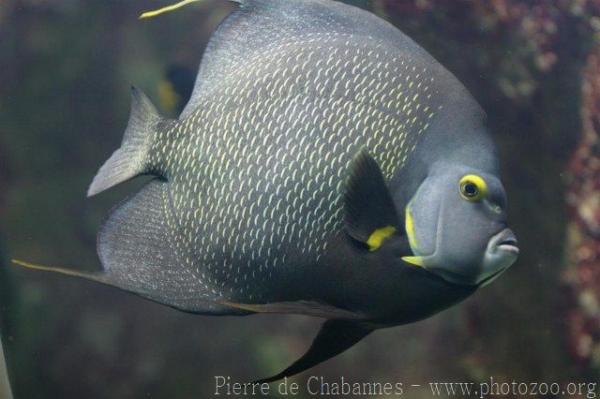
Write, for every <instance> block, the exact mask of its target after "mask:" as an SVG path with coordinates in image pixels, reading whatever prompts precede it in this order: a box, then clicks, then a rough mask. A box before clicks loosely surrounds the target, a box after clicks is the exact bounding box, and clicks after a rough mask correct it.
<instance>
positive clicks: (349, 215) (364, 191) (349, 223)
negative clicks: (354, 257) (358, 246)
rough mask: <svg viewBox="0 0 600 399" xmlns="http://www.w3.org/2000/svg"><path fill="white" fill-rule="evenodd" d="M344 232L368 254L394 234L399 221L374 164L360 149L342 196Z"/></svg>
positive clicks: (389, 194)
mask: <svg viewBox="0 0 600 399" xmlns="http://www.w3.org/2000/svg"><path fill="white" fill-rule="evenodd" d="M345 213H346V231H347V232H348V234H349V235H350V236H351V237H352V238H353V239H355V240H357V241H359V242H361V243H363V244H364V245H366V246H367V247H368V249H369V250H370V251H375V250H377V249H378V248H379V247H380V246H381V245H382V244H383V242H384V241H385V239H386V238H388V237H390V236H391V235H393V234H394V233H395V232H396V231H397V227H396V226H398V223H399V218H398V213H397V212H396V207H395V205H394V201H393V200H392V195H391V193H390V191H389V190H388V187H387V185H386V183H385V178H384V177H383V174H382V173H381V170H380V169H379V165H377V162H376V161H375V160H374V159H373V158H372V157H371V155H369V153H368V152H367V151H366V150H365V149H363V150H361V151H360V153H359V154H358V155H357V156H356V158H354V161H353V162H352V164H351V170H350V177H349V179H348V183H347V186H346V195H345Z"/></svg>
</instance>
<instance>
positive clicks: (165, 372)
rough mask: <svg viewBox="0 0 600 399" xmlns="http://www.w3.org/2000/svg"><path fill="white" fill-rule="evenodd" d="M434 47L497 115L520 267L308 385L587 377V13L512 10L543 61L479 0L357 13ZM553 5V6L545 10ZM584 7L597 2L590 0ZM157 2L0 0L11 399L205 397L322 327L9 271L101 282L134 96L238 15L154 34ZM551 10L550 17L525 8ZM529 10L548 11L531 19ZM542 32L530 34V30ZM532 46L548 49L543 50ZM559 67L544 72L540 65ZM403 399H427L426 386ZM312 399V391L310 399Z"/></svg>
mask: <svg viewBox="0 0 600 399" xmlns="http://www.w3.org/2000/svg"><path fill="white" fill-rule="evenodd" d="M353 3H354V4H357V5H360V6H362V7H365V8H368V9H371V10H375V11H376V12H377V13H379V15H382V16H383V17H385V18H386V19H388V20H390V21H391V22H392V23H394V24H395V25H396V26H398V27H399V28H401V29H402V30H403V31H405V32H406V33H407V34H409V35H410V36H411V37H413V38H414V39H415V40H416V41H417V42H418V43H420V44H421V45H422V46H423V47H425V48H426V49H427V50H428V51H429V52H431V53H432V54H433V55H434V56H435V57H436V58H437V59H438V60H439V61H440V62H441V63H442V64H443V65H445V66H446V67H447V68H448V69H450V70H451V71H452V72H453V73H455V74H456V75H457V76H458V77H459V79H460V80H461V81H462V82H463V83H464V84H465V85H466V86H467V87H468V88H469V90H470V91H471V92H472V93H473V94H474V96H475V97H476V98H477V99H478V101H479V102H480V103H481V104H482V106H483V107H484V108H485V109H486V111H487V112H488V115H489V120H490V125H491V128H492V130H493V133H494V136H495V139H496V141H497V143H498V145H499V148H500V152H501V157H502V162H503V181H504V183H505V186H506V188H507V191H508V194H509V203H510V205H509V206H510V213H511V225H512V226H513V227H514V230H515V231H516V233H517V235H518V238H519V241H520V246H521V248H522V255H521V256H520V259H519V260H518V262H517V263H516V264H515V265H514V266H513V267H512V268H511V269H510V270H509V272H507V273H506V274H505V275H504V276H502V277H501V278H500V279H498V280H497V282H495V283H494V284H493V285H491V286H490V287H487V288H485V289H483V290H481V291H480V292H478V293H476V295H475V296H474V297H472V298H471V299H469V300H467V301H466V302H465V303H463V304H461V305H459V306H457V307H455V308H453V309H450V310H448V311H446V312H444V313H442V314H440V315H438V316H435V317H433V318H431V319H429V320H426V321H423V322H420V323H418V324H415V325H410V326H404V327H399V328H394V329H388V330H384V331H379V332H377V333H375V334H373V335H371V336H370V337H369V338H367V339H366V340H365V341H364V342H362V343H361V344H359V345H357V346H356V347H355V348H353V349H352V350H350V351H348V352H347V353H345V354H343V355H341V356H339V357H337V358H335V359H334V360H331V361H329V362H327V363H326V364H324V365H322V366H320V367H318V368H315V369H313V370H311V371H309V372H308V373H306V374H304V375H301V376H299V377H297V381H299V382H300V383H301V385H302V384H303V383H304V382H305V381H306V378H307V377H308V376H310V375H324V376H326V377H327V379H329V380H335V379H336V378H337V377H338V376H340V375H344V376H345V377H346V378H347V379H350V380H351V381H391V382H404V383H405V384H427V383H428V382H429V381H436V380H454V381H474V382H479V381H487V380H488V379H489V377H490V376H493V377H494V379H495V380H500V381H512V380H513V379H514V380H517V381H547V382H554V381H556V382H568V381H594V380H598V374H597V369H594V367H593V365H591V364H588V363H584V364H581V363H576V362H575V361H574V360H573V358H572V356H571V354H570V353H569V351H568V350H567V343H566V342H567V340H566V334H567V333H566V331H567V327H568V326H567V325H566V321H565V317H564V315H565V311H566V309H567V308H568V306H569V303H570V300H569V299H570V297H569V291H568V290H567V288H566V287H565V286H564V284H563V283H562V277H561V276H562V272H563V270H564V267H565V260H564V259H565V254H564V248H565V245H564V243H565V234H566V221H567V214H566V211H565V209H566V208H565V204H564V198H565V192H564V185H565V179H564V174H563V172H564V171H565V169H566V162H567V161H568V159H569V157H570V155H571V153H572V151H573V149H574V146H575V144H576V143H577V140H578V137H579V131H580V130H581V129H580V120H579V118H580V116H579V107H580V100H579V98H580V91H581V67H582V65H583V63H584V61H585V56H586V54H587V52H588V51H589V50H590V48H591V47H592V46H594V43H595V42H594V39H593V37H594V36H593V32H592V29H591V28H590V26H589V25H590V24H589V21H590V18H592V16H590V15H588V14H586V12H587V11H586V10H587V9H584V11H583V13H579V14H577V13H573V12H571V9H570V8H569V7H570V4H571V3H575V1H573V2H570V1H565V2H561V1H557V2H550V1H546V2H544V1H539V2H530V1H526V0H523V1H517V0H513V1H503V2H500V3H505V4H506V7H508V9H509V11H510V10H511V9H513V8H514V9H515V10H521V11H522V10H523V8H524V10H525V11H522V12H524V13H526V14H527V13H531V14H532V15H533V17H532V18H533V21H534V22H535V21H538V22H539V20H540V18H541V19H542V20H543V19H544V18H547V19H548V20H551V21H554V23H555V24H556V27H557V29H558V32H557V33H556V34H554V35H551V39H552V40H551V42H550V43H549V44H548V43H542V44H543V45H542V46H541V47H540V46H538V44H539V43H538V40H539V38H538V37H536V36H535V33H529V31H528V30H527V29H525V28H526V27H525V28H523V26H522V23H523V22H522V21H521V20H518V21H517V22H514V21H511V20H510V19H503V17H502V15H500V14H501V12H500V11H498V9H497V8H494V7H491V6H490V3H491V2H487V1H479V2H478V1H466V0H461V1H442V0H438V1H423V0H397V1H394V0H389V1H388V0H381V1H370V2H367V1H354V2H353ZM553 3H555V4H556V5H553ZM584 3H585V2H584ZM162 4H165V2H156V1H147V0H145V1H142V0H135V1H117V0H109V1H100V0H97V1H82V0H66V1H59V0H47V1H42V0H40V1H34V0H22V1H16V0H1V2H0V242H1V244H0V254H1V256H2V258H3V261H4V265H3V267H1V268H0V301H1V302H0V304H1V310H2V313H1V315H2V324H1V328H2V334H3V336H4V339H5V342H6V346H7V348H6V350H7V356H8V363H9V368H10V371H11V379H12V381H13V385H14V390H15V394H16V396H17V398H30V399H37V398H88V399H94V398H143V397H149V398H202V397H207V396H209V395H211V394H212V392H213V387H214V384H213V381H214V376H215V375H226V376H227V375H229V376H232V378H233V379H234V380H237V381H246V380H249V379H252V378H255V377H262V376H266V375H269V374H271V373H273V372H275V371H279V369H280V368H281V367H282V366H287V364H288V363H289V362H291V361H292V360H294V359H295V358H296V357H297V356H298V355H299V354H300V353H301V352H302V351H303V350H304V349H305V348H306V347H307V345H308V344H309V342H310V340H311V339H312V335H313V334H314V332H315V329H316V327H317V326H318V324H319V321H318V320H313V319H309V318H304V317H293V316H253V317H248V318H230V317H222V318H210V317H203V316H193V315H188V314H183V313H179V312H176V311H174V310H172V309H169V308H166V307H163V306H160V305H157V304H154V303H150V302H147V301H144V300H142V299H139V298H137V297H134V296H132V295H128V294H126V293H123V292H120V291H117V290H115V289H111V288H107V287H103V286H99V285H96V284H93V283H89V282H84V281H80V280H75V279H71V278H66V277H61V276H54V275H49V274H43V273H35V272H31V271H25V270H17V269H14V268H12V267H9V266H8V259H9V258H11V257H15V258H22V259H26V260H30V261H34V262H41V263H46V264H51V265H62V266H70V267H76V268H84V269H95V268H98V267H99V263H98V261H97V258H96V255H95V234H96V229H97V226H98V225H99V223H100V222H101V220H102V218H103V217H104V215H105V214H106V213H107V211H108V210H109V209H110V207H111V206H112V205H114V204H115V203H116V202H117V201H118V200H119V199H121V198H123V197H124V196H125V195H126V194H127V193H129V192H131V191H133V190H135V188H136V187H138V186H139V184H140V182H133V183H129V184H126V185H124V186H123V187H119V188H117V189H115V190H111V191H110V192H108V193H105V194H102V195H100V196H98V197H97V198H96V197H95V198H92V199H86V198H85V192H86V189H87V186H88V184H89V182H90V181H91V178H92V177H93V175H94V174H95V172H96V170H97V168H98V167H99V166H100V165H101V164H102V163H103V162H104V160H106V159H107V158H108V156H109V155H110V154H111V153H112V151H113V150H114V149H116V148H117V146H118V145H119V143H120V140H121V136H122V133H123V130H124V128H125V124H126V120H127V115H128V112H129V86H130V85H131V84H134V85H136V86H138V87H140V88H142V89H143V90H144V91H145V92H147V93H148V94H149V95H150V96H151V97H152V98H153V99H155V100H156V102H158V99H157V84H158V82H159V80H160V79H161V77H162V75H163V73H164V71H165V69H166V67H167V66H168V65H169V64H171V63H173V62H177V63H181V64H184V65H189V66H191V67H194V68H195V66H196V65H197V64H198V62H199V60H200V57H201V54H202V50H203V48H204V46H205V44H206V41H207V39H208V36H209V34H210V32H211V31H212V30H213V29H214V28H215V26H216V25H217V24H218V22H219V21H220V20H221V19H222V18H223V17H224V16H225V15H226V13H227V12H228V11H229V10H232V9H233V7H234V6H233V5H231V4H229V3H227V2H225V1H218V0H211V1H206V2H205V3H203V4H196V5H192V6H189V7H187V8H185V9H183V10H179V11H177V12H174V13H171V14H168V15H164V16H162V17H160V18H156V19H154V20H149V21H139V20H138V19H137V15H138V14H139V13H140V12H141V11H144V10H147V9H149V8H150V9H152V8H156V7H158V6H160V5H162ZM534 6H539V7H542V9H543V10H542V11H544V10H545V11H544V12H547V13H548V16H545V14H544V13H542V16H541V17H540V16H539V15H538V14H536V12H535V10H532V7H534ZM536 15H538V16H537V17H536ZM536 18H538V19H536ZM536 46H537V47H536ZM547 52H551V53H552V54H553V55H554V56H555V59H556V62H555V63H554V64H553V65H552V66H551V67H550V68H548V67H547V66H544V65H542V64H543V63H542V62H541V61H540V57H541V56H543V55H544V54H546V53H547ZM407 395H408V396H407V397H410V398H412V397H415V398H420V397H423V398H427V397H431V395H430V394H429V393H428V391H427V390H426V389H425V388H423V389H418V388H415V389H413V390H411V391H410V392H409V393H408V394H407ZM300 397H306V396H300Z"/></svg>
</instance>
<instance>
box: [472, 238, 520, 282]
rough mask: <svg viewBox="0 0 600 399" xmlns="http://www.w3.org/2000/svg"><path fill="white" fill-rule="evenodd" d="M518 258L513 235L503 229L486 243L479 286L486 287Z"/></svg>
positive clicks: (516, 245) (516, 244)
mask: <svg viewBox="0 0 600 399" xmlns="http://www.w3.org/2000/svg"><path fill="white" fill-rule="evenodd" d="M518 256H519V247H518V242H517V237H516V236H515V233H513V231H512V230H511V229H509V228H504V229H503V230H501V231H500V232H499V233H497V234H495V235H493V236H492V238H490V240H489V241H488V245H487V249H486V251H485V255H484V257H483V268H482V273H481V275H480V278H479V284H482V285H487V284H489V283H491V282H492V281H493V280H495V279H496V278H497V277H498V276H499V275H500V274H502V273H503V272H504V271H505V270H506V269H508V268H509V267H510V266H512V264H513V263H515V261H516V260H517V257H518Z"/></svg>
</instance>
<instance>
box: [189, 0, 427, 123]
mask: <svg viewBox="0 0 600 399" xmlns="http://www.w3.org/2000/svg"><path fill="white" fill-rule="evenodd" d="M319 33H320V34H324V35H328V36H331V35H336V34H347V35H353V36H355V37H360V36H362V37H368V38H369V41H370V42H380V43H382V42H385V43H388V44H390V45H393V46H401V47H402V48H403V49H404V50H409V51H411V52H414V53H419V55H420V56H421V57H427V58H428V59H431V60H432V61H433V59H432V58H431V57H430V56H429V55H428V54H427V53H425V52H424V51H423V49H421V48H420V47H419V46H418V45H417V44H416V43H414V42H413V41H412V40H411V39H410V38H408V37H407V36H406V35H404V34H403V33H401V32H400V31H399V30H397V29H396V28H395V27H394V26H392V25H391V24H389V23H388V22H386V21H384V20H382V19H381V18H378V17H377V16H375V15H374V14H372V13H369V12H366V11H364V10H361V9H360V8H357V7H354V6H350V5H347V4H344V3H341V2H338V1H331V0H293V1H291V0H244V1H241V6H240V7H239V9H238V10H236V11H234V12H233V13H231V14H230V15H229V16H228V17H227V18H226V19H225V20H224V21H223V22H222V23H221V25H220V26H219V28H218V29H217V30H216V31H215V33H214V34H213V35H212V37H211V39H210V41H209V43H208V45H207V47H206V50H205V52H204V56H203V58H202V63H201V65H200V70H199V72H198V76H197V78H196V83H195V87H194V91H193V93H192V97H191V99H190V101H189V103H188V104H187V105H186V107H185V109H184V110H183V112H182V114H181V116H180V118H181V119H183V118H185V117H187V116H189V115H190V114H191V113H192V112H193V111H194V110H195V109H196V107H197V105H198V103H199V102H200V100H201V98H202V96H203V95H208V93H209V92H210V91H211V90H212V89H213V88H214V87H216V86H218V85H219V84H220V82H222V80H223V77H224V76H230V75H231V74H232V71H235V70H238V69H241V70H243V69H244V67H245V65H247V62H248V59H249V58H251V57H252V56H254V55H258V54H261V52H263V51H266V49H268V48H272V47H275V46H278V45H280V44H282V43H288V42H292V41H302V40H308V39H307V37H308V36H310V35H312V34H319Z"/></svg>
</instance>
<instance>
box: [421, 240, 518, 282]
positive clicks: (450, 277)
mask: <svg viewBox="0 0 600 399" xmlns="http://www.w3.org/2000/svg"><path fill="white" fill-rule="evenodd" d="M518 255H519V247H518V242H517V238H516V236H515V234H514V233H513V232H512V230H511V229H509V228H504V229H503V230H501V231H500V232H499V233H496V234H494V235H493V236H492V237H491V238H490V239H489V240H488V243H487V247H486V250H485V253H484V255H483V259H482V262H481V264H480V266H479V267H478V269H479V272H478V273H476V274H471V273H469V275H467V274H463V273H460V272H457V271H453V270H451V269H449V268H447V267H439V266H438V267H436V266H428V265H432V264H435V259H436V256H435V254H434V255H430V256H424V257H422V259H423V261H424V264H425V266H424V268H425V269H426V270H428V271H430V272H432V273H434V274H437V275H439V276H440V277H442V278H443V279H444V280H446V281H448V282H450V283H454V284H459V285H476V286H485V285H488V284H490V283H491V282H492V281H494V280H495V279H496V278H497V277H498V276H500V275H501V274H502V273H503V272H504V271H505V270H506V269H508V268H509V267H510V266H511V265H512V264H513V263H514V262H515V261H516V260H517V257H518ZM442 264H443V263H442Z"/></svg>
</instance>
